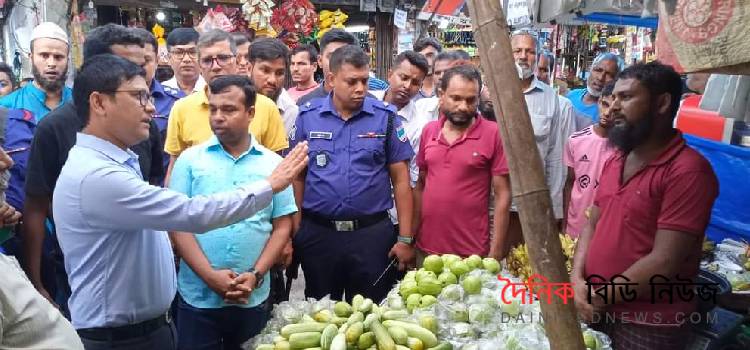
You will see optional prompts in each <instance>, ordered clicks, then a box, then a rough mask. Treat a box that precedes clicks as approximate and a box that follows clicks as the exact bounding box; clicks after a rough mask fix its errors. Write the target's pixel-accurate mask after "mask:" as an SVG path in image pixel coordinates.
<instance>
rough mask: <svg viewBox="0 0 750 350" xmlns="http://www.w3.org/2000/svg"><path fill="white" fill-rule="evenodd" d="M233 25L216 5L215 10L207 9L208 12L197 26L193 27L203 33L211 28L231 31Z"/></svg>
mask: <svg viewBox="0 0 750 350" xmlns="http://www.w3.org/2000/svg"><path fill="white" fill-rule="evenodd" d="M233 27H234V26H233V25H232V22H231V21H230V20H229V17H227V15H226V14H225V13H224V11H223V10H222V9H221V6H217V7H216V9H215V10H214V9H208V12H206V15H205V16H203V19H202V20H201V22H200V23H199V24H198V26H196V27H195V30H197V31H198V32H199V33H205V32H208V31H210V30H212V29H221V30H223V31H225V32H231V31H232V29H233Z"/></svg>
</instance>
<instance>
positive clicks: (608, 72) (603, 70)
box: [568, 52, 623, 130]
mask: <svg viewBox="0 0 750 350" xmlns="http://www.w3.org/2000/svg"><path fill="white" fill-rule="evenodd" d="M622 66H623V62H622V59H620V57H619V56H617V55H615V54H613V53H609V52H605V53H601V54H599V55H598V56H596V58H595V59H594V63H592V64H591V72H590V73H589V76H588V77H587V78H586V87H585V88H580V89H575V90H573V91H571V92H570V93H568V99H570V101H571V102H573V106H574V107H575V110H576V129H578V130H580V129H583V128H584V127H586V126H588V125H591V124H592V123H596V122H597V120H598V119H599V113H598V106H597V104H596V102H597V101H598V100H599V96H601V94H602V89H604V87H605V86H606V85H607V84H609V83H611V82H612V81H614V80H615V77H617V73H619V72H620V71H621V70H622Z"/></svg>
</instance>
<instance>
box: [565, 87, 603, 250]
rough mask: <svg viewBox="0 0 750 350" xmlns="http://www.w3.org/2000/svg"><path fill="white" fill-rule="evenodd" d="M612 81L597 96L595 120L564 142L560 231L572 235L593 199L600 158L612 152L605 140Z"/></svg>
mask: <svg viewBox="0 0 750 350" xmlns="http://www.w3.org/2000/svg"><path fill="white" fill-rule="evenodd" d="M614 85H615V84H614V83H611V84H608V85H607V86H605V87H604V89H603V90H602V95H601V96H600V97H599V122H597V123H596V124H594V125H592V126H589V127H587V128H585V129H583V130H581V131H579V132H576V133H574V134H573V135H571V136H570V138H569V139H568V142H566V143H565V151H564V153H563V157H564V158H563V159H564V160H565V166H567V167H568V179H567V180H566V181H565V193H564V204H565V211H564V212H565V215H566V216H565V220H563V232H565V233H567V234H568V235H570V236H571V237H573V238H577V237H578V236H580V234H581V231H583V227H584V226H585V225H586V221H587V219H586V212H587V210H588V208H589V207H590V206H591V204H592V203H593V202H594V195H595V194H596V189H597V188H598V187H599V183H600V181H599V176H600V175H601V173H602V168H603V167H604V162H606V161H607V159H609V157H610V156H611V155H612V154H613V153H614V152H615V149H614V147H612V145H610V144H609V142H608V141H607V131H608V130H609V128H610V127H611V126H612V122H611V121H612V115H611V113H610V107H611V104H612V89H613V88H614Z"/></svg>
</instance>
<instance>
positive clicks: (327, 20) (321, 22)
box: [317, 9, 349, 40]
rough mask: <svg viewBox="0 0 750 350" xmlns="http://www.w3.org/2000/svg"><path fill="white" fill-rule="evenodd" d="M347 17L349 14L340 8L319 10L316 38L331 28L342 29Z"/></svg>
mask: <svg viewBox="0 0 750 350" xmlns="http://www.w3.org/2000/svg"><path fill="white" fill-rule="evenodd" d="M347 19H349V15H347V14H346V13H344V12H343V11H341V9H336V11H328V10H323V11H320V16H319V17H318V34H317V38H318V40H320V38H322V37H323V35H325V34H326V33H327V32H328V31H329V30H331V29H332V28H340V29H344V26H345V23H346V20H347Z"/></svg>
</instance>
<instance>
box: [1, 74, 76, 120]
mask: <svg viewBox="0 0 750 350" xmlns="http://www.w3.org/2000/svg"><path fill="white" fill-rule="evenodd" d="M46 99H47V94H46V93H45V92H44V91H43V90H41V89H39V88H38V87H36V85H34V83H29V84H26V86H24V87H22V88H20V89H18V90H16V91H13V92H12V93H10V94H9V95H7V96H3V97H2V98H0V106H2V107H5V108H17V109H25V110H27V111H29V112H31V113H32V114H34V117H35V118H36V120H37V121H42V119H44V117H46V116H47V113H49V112H50V111H51V109H50V108H49V107H47V105H45V104H44V101H45V100H46ZM72 99H73V90H71V89H70V88H69V87H66V86H63V88H62V97H61V98H60V103H59V104H58V105H57V106H56V107H55V108H57V107H60V106H62V105H63V104H64V103H65V102H68V101H70V100H72ZM53 109H54V108H53Z"/></svg>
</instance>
